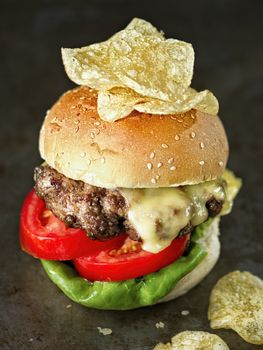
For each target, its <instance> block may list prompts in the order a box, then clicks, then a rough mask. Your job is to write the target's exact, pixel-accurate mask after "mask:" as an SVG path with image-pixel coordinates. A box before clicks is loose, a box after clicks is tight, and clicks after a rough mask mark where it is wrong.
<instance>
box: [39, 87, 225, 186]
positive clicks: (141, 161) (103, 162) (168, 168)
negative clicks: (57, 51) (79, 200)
mask: <svg viewBox="0 0 263 350" xmlns="http://www.w3.org/2000/svg"><path fill="white" fill-rule="evenodd" d="M39 144H40V153H41V156H42V158H43V159H44V160H45V161H46V162H47V163H48V164H49V165H50V166H52V167H53V168H55V169H56V170H57V171H59V172H60V173H62V174H64V175H65V176H67V177H69V178H72V179H75V180H82V181H84V182H87V183H89V184H92V185H95V186H100V187H106V188H112V187H127V188H136V187H167V186H180V185H185V184H195V183H200V182H203V181H208V180H212V179H215V178H217V177H218V176H220V175H221V174H222V172H223V170H224V169H225V166H226V162H227V157H228V143H227V138H226V134H225V131H224V128H223V126H222V123H221V121H220V119H219V118H218V117H217V116H211V115H208V114H205V113H202V112H199V111H196V110H191V111H189V112H186V113H182V114H176V115H165V116H160V115H151V114H145V113H139V112H136V111H134V112H132V113H131V114H130V115H129V116H128V117H127V118H124V119H121V120H118V121H116V122H114V123H109V122H105V121H103V120H101V119H100V117H99V115H98V112H97V93H96V92H95V91H94V90H91V89H89V88H86V87H79V88H77V89H74V90H71V91H68V92H67V93H65V94H64V95H63V96H62V97H61V98H60V99H59V100H58V102H57V103H56V104H55V105H54V106H53V107H52V109H51V110H50V111H49V112H48V114H47V116H46V118H45V121H44V123H43V126H42V129H41V133H40V142H39Z"/></svg>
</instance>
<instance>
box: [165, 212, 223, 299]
mask: <svg viewBox="0 0 263 350" xmlns="http://www.w3.org/2000/svg"><path fill="white" fill-rule="evenodd" d="M218 236H219V218H216V219H214V220H213V221H212V224H211V225H210V226H209V227H208V228H207V229H206V231H205V233H204V238H203V239H202V240H201V241H200V243H201V244H202V245H203V247H204V249H205V250H206V252H207V255H206V257H205V258H204V260H203V261H202V262H201V263H200V264H199V265H197V267H196V268H195V269H194V270H193V271H191V272H189V273H188V274H187V275H186V276H184V277H183V278H182V279H181V280H180V281H179V282H178V283H177V284H176V286H175V287H174V289H173V290H172V291H171V292H170V293H169V294H168V295H166V296H165V297H164V298H162V299H161V300H159V303H162V302H165V301H170V300H173V299H175V298H178V297H180V296H181V295H183V294H185V293H187V292H188V291H189V290H190V289H192V288H194V287H195V286H196V285H197V284H199V283H200V282H201V281H202V279H204V278H205V276H206V275H208V274H209V272H210V271H211V270H212V268H213V267H214V266H215V264H216V262H217V260H218V258H219V255H220V242H219V239H218Z"/></svg>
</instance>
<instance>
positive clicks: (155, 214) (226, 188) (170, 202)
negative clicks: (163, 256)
mask: <svg viewBox="0 0 263 350" xmlns="http://www.w3.org/2000/svg"><path fill="white" fill-rule="evenodd" d="M225 175H226V176H228V178H229V171H226V174H225ZM231 176H232V179H231V180H232V182H231V183H230V182H229V181H227V179H224V176H223V178H220V179H217V180H215V181H207V182H204V183H201V184H198V185H189V186H181V187H178V188H171V187H169V188H168V187H166V188H144V189H126V188H125V189H124V188H122V189H120V191H121V193H122V195H123V196H124V197H125V199H126V201H127V203H128V206H129V210H128V218H129V220H130V222H131V224H132V225H133V227H134V229H135V230H136V231H137V232H138V234H139V236H140V237H141V239H142V241H143V249H144V250H146V251H149V252H152V253H157V252H159V251H161V250H163V249H164V248H166V247H168V246H169V245H170V244H171V242H172V240H173V239H174V238H176V237H177V236H178V234H179V232H180V231H181V230H182V229H183V228H184V227H185V226H186V225H187V224H188V223H189V222H191V224H192V225H193V226H197V225H200V224H201V223H202V222H204V221H206V220H207V218H208V211H207V208H206V202H207V201H208V200H209V199H210V198H212V197H214V198H215V199H216V200H218V201H222V202H224V203H231V202H232V200H233V198H234V196H235V195H236V193H237V192H238V189H239V187H240V181H239V180H238V179H236V178H235V177H234V176H233V174H232V175H231ZM233 188H236V189H237V190H233ZM228 207H231V204H230V205H228Z"/></svg>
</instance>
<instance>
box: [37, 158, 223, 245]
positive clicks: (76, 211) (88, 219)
mask: <svg viewBox="0 0 263 350" xmlns="http://www.w3.org/2000/svg"><path fill="white" fill-rule="evenodd" d="M34 179H35V191H36V193H37V195H38V196H39V197H40V198H42V199H44V201H45V203H46V206H47V208H48V209H50V210H51V211H52V213H53V214H55V216H57V217H58V218H59V219H60V220H62V221H63V222H64V223H65V224H66V225H67V226H69V227H75V228H82V229H83V230H85V231H86V232H87V235H88V236H89V237H90V238H92V239H98V240H107V239H110V238H112V237H114V236H117V235H119V234H121V233H123V232H124V231H125V232H126V233H128V234H129V236H130V238H132V239H134V240H138V239H139V237H138V235H137V233H136V231H135V230H134V229H133V227H132V225H131V224H130V222H129V220H128V205H127V203H126V201H125V198H124V197H123V196H122V194H121V193H120V191H118V189H106V188H101V187H96V186H92V185H89V184H87V183H85V182H83V181H77V180H72V179H69V178H67V177H66V176H64V175H62V174H60V173H59V172H58V171H56V170H55V169H53V168H51V167H50V166H48V165H45V164H44V165H41V166H39V167H36V168H35V173H34ZM206 207H207V209H208V213H209V216H211V217H214V216H216V215H217V214H219V212H220V211H221V209H222V202H218V201H217V200H216V199H215V198H213V197H212V198H210V199H209V200H208V201H207V203H206ZM192 230H193V226H192V225H190V224H189V225H187V226H186V227H185V228H183V229H182V231H181V234H186V233H190V232H191V231H192Z"/></svg>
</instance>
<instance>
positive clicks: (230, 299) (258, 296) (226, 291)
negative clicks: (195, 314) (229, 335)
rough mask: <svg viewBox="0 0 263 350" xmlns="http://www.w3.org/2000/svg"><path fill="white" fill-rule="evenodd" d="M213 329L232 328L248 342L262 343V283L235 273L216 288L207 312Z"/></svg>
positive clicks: (254, 278) (247, 274)
mask: <svg viewBox="0 0 263 350" xmlns="http://www.w3.org/2000/svg"><path fill="white" fill-rule="evenodd" d="M208 318H209V320H210V321H211V327H212V328H213V329H218V328H231V329H233V330H234V331H236V332H237V333H238V334H239V335H240V336H241V337H242V338H243V339H244V340H245V341H246V342H248V343H252V344H263V281H262V280H261V279H260V278H258V277H256V276H254V275H252V274H251V273H249V272H240V271H234V272H230V273H229V274H227V275H226V276H224V277H222V278H221V279H220V280H219V281H218V282H217V284H216V285H215V286H214V288H213V290H212V293H211V296H210V303H209V309H208Z"/></svg>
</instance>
